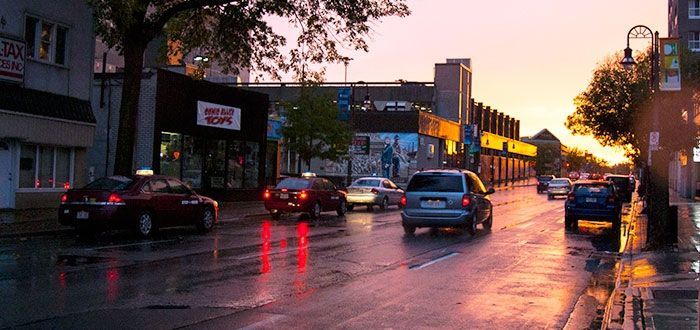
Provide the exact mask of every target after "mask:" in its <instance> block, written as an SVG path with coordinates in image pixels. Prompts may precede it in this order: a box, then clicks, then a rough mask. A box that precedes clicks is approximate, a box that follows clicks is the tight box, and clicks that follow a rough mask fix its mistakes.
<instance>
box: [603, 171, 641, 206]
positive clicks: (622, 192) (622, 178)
mask: <svg viewBox="0 0 700 330" xmlns="http://www.w3.org/2000/svg"><path fill="white" fill-rule="evenodd" d="M605 180H607V181H611V182H612V183H613V184H614V185H615V188H616V189H617V193H618V195H619V196H620V198H621V199H622V201H623V202H626V203H629V202H631V201H632V192H634V182H633V181H632V180H634V179H632V180H630V177H629V175H615V174H611V175H606V176H605Z"/></svg>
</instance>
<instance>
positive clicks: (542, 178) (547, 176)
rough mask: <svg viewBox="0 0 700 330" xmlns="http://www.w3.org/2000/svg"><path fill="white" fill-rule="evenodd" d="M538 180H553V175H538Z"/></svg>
mask: <svg viewBox="0 0 700 330" xmlns="http://www.w3.org/2000/svg"><path fill="white" fill-rule="evenodd" d="M537 180H539V181H544V182H549V181H552V177H551V176H549V175H545V176H540V177H537Z"/></svg>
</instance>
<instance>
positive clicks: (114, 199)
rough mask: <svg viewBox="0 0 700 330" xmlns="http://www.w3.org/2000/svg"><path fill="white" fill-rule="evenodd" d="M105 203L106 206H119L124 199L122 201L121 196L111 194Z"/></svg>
mask: <svg viewBox="0 0 700 330" xmlns="http://www.w3.org/2000/svg"><path fill="white" fill-rule="evenodd" d="M107 203H108V204H121V203H124V199H122V197H121V196H119V195H117V194H111V195H109V197H107Z"/></svg>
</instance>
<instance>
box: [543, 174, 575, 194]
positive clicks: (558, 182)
mask: <svg viewBox="0 0 700 330" xmlns="http://www.w3.org/2000/svg"><path fill="white" fill-rule="evenodd" d="M571 185H572V183H571V180H569V179H567V178H556V179H552V181H549V185H548V186H547V199H554V197H556V196H561V195H563V196H566V195H568V194H569V192H571Z"/></svg>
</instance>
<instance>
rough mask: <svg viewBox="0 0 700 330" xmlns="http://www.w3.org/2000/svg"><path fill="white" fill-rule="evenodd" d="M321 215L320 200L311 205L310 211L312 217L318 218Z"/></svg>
mask: <svg viewBox="0 0 700 330" xmlns="http://www.w3.org/2000/svg"><path fill="white" fill-rule="evenodd" d="M320 216H321V204H319V203H318V202H316V203H314V206H313V207H311V211H310V212H309V217H311V219H318V218H319V217H320Z"/></svg>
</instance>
